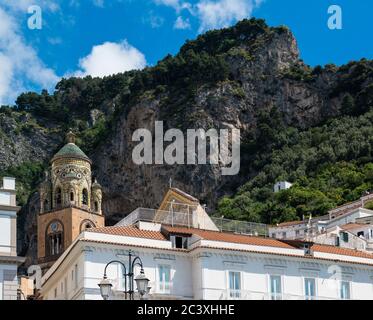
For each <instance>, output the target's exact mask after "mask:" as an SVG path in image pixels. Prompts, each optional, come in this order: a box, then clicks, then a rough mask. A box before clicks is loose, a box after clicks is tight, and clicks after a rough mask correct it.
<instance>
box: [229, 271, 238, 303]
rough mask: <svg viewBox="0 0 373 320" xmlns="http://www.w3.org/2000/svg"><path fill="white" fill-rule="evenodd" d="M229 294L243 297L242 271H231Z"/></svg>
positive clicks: (235, 297) (232, 296) (234, 297)
mask: <svg viewBox="0 0 373 320" xmlns="http://www.w3.org/2000/svg"><path fill="white" fill-rule="evenodd" d="M229 296H230V298H233V299H239V298H240V297H241V273H240V272H236V271H229Z"/></svg>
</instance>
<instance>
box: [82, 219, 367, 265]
mask: <svg viewBox="0 0 373 320" xmlns="http://www.w3.org/2000/svg"><path fill="white" fill-rule="evenodd" d="M87 231H88V232H97V233H105V234H112V235H118V236H127V237H135V238H146V239H153V240H167V237H166V236H165V234H167V233H176V234H185V235H196V236H199V237H201V238H202V239H204V240H210V241H221V242H229V243H240V244H247V245H253V246H264V247H276V248H285V249H300V248H301V244H302V243H303V242H302V241H296V242H294V241H293V242H292V241H281V240H277V239H273V238H264V237H254V236H249V235H240V234H234V233H227V232H219V231H209V230H201V229H194V228H186V227H172V226H167V225H163V226H162V232H163V233H162V232H157V231H148V230H140V229H138V228H136V227H123V226H122V227H103V228H96V229H89V230H87ZM311 250H312V251H314V252H322V253H330V254H336V255H343V256H352V257H359V258H367V259H373V254H370V253H367V252H362V251H358V250H353V249H347V248H341V247H335V246H329V245H322V244H312V246H311Z"/></svg>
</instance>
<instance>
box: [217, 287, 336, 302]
mask: <svg viewBox="0 0 373 320" xmlns="http://www.w3.org/2000/svg"><path fill="white" fill-rule="evenodd" d="M219 300H339V299H334V298H329V297H320V296H316V297H309V296H305V295H294V294H286V293H270V292H259V291H245V290H229V289H228V290H223V291H221V295H220V298H219Z"/></svg>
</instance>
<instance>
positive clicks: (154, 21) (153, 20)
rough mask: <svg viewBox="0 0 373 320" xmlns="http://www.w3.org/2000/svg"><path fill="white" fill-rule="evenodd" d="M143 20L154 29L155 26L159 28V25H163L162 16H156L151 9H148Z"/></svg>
mask: <svg viewBox="0 0 373 320" xmlns="http://www.w3.org/2000/svg"><path fill="white" fill-rule="evenodd" d="M143 22H144V23H150V26H151V27H152V28H153V29H156V28H159V27H161V26H162V25H163V23H164V18H162V17H161V16H158V15H156V14H154V12H153V11H150V13H149V17H148V18H145V19H143Z"/></svg>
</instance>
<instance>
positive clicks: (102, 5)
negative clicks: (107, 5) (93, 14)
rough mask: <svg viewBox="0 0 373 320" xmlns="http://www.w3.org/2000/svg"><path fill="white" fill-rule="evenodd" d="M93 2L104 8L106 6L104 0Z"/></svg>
mask: <svg viewBox="0 0 373 320" xmlns="http://www.w3.org/2000/svg"><path fill="white" fill-rule="evenodd" d="M93 4H94V5H95V6H96V7H99V8H103V7H104V0H93Z"/></svg>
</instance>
